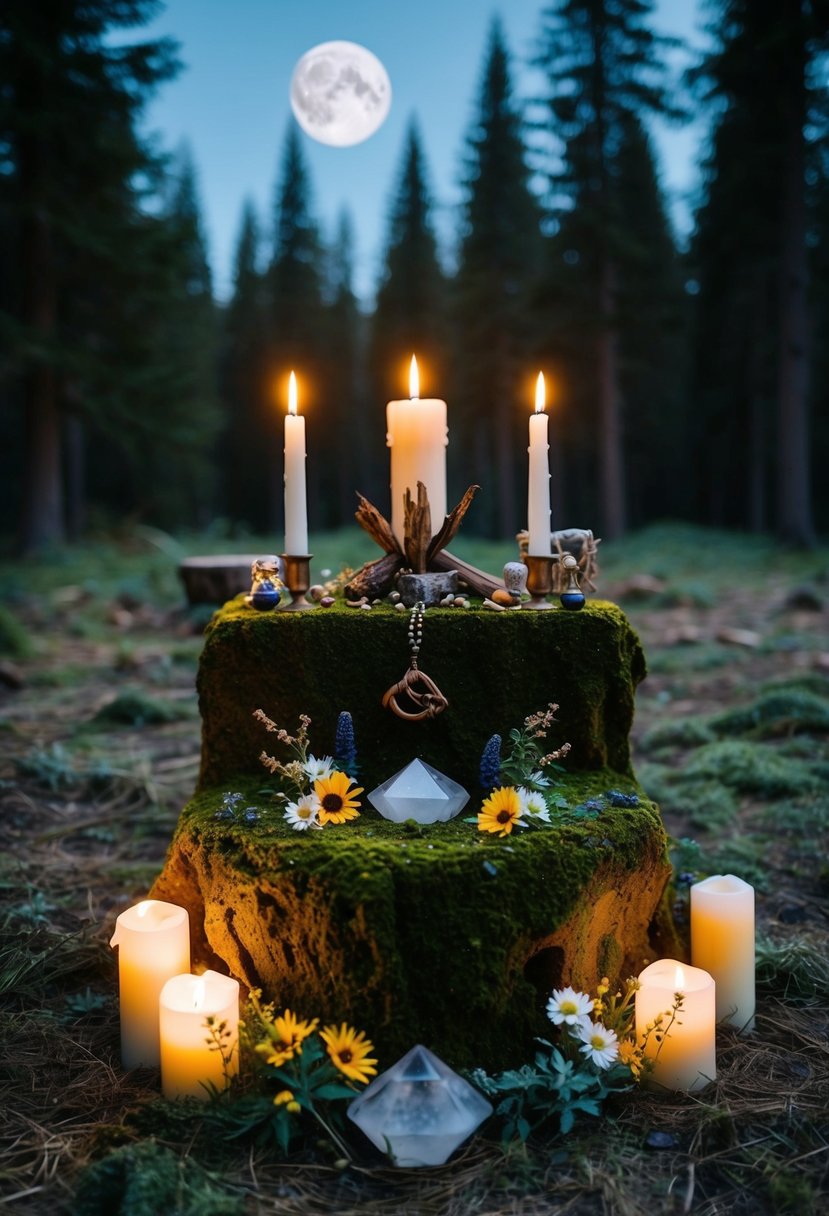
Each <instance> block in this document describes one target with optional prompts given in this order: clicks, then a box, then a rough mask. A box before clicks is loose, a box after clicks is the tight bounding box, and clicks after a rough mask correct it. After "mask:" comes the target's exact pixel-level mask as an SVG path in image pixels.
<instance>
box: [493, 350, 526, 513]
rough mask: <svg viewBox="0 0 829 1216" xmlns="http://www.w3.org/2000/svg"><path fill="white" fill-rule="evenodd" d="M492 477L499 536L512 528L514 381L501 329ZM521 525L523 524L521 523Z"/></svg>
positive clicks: (513, 500) (514, 494)
mask: <svg viewBox="0 0 829 1216" xmlns="http://www.w3.org/2000/svg"><path fill="white" fill-rule="evenodd" d="M493 379H494V385H493V388H494V389H495V418H496V425H495V436H496V440H495V443H496V449H495V478H496V492H497V499H496V501H497V503H498V521H497V524H498V532H497V535H498V536H509V534H510V530H511V529H514V527H515V511H516V477H515V441H514V435H515V405H514V399H513V393H514V391H515V383H514V380H513V378H512V376H511V375H510V358H509V350H508V347H507V342H506V339H505V335H504V332H503V329H502V330H500V331H499V335H498V339H497V342H496V349H495V375H494V378H493ZM522 526H523V525H522Z"/></svg>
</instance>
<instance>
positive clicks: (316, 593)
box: [308, 583, 325, 603]
mask: <svg viewBox="0 0 829 1216" xmlns="http://www.w3.org/2000/svg"><path fill="white" fill-rule="evenodd" d="M308 594H309V595H310V597H311V599H312V600H314V601H316V603H319V601H320V600H321V599H322V597H323V596H324V595H325V588H324V587H323V585H322V583H314V585H313V587H309V588H308Z"/></svg>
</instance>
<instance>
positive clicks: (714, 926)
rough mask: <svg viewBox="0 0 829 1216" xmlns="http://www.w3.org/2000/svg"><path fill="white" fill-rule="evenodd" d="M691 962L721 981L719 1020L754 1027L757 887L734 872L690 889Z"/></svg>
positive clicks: (718, 984)
mask: <svg viewBox="0 0 829 1216" xmlns="http://www.w3.org/2000/svg"><path fill="white" fill-rule="evenodd" d="M691 961H692V963H693V964H694V966H695V967H703V968H704V969H705V970H706V971H710V972H711V974H712V975H713V977H714V979H715V980H716V983H717V1021H718V1022H722V1021H725V1022H728V1023H729V1024H730V1025H731V1026H737V1027H739V1028H740V1029H741V1030H742V1029H744V1030H751V1029H752V1027H753V1026H754V1003H755V995H754V888H753V887H751V886H749V884H748V883H747V882H743V880H742V878H737V877H736V875H734V874H713V875H712V876H711V877H710V878H706V879H705V880H704V881H703V882H698V883H695V884H694V885H693V886H692V887H691Z"/></svg>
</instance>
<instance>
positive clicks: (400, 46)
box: [130, 0, 701, 300]
mask: <svg viewBox="0 0 829 1216" xmlns="http://www.w3.org/2000/svg"><path fill="white" fill-rule="evenodd" d="M542 8H543V3H542V0H508V2H506V3H503V4H502V5H501V7H500V9H499V8H498V7H497V6H494V5H492V4H490V3H489V2H484V0H411V2H409V3H402V2H401V0H393V2H390V0H308V2H303V0H235V2H234V0H169V2H168V3H167V5H166V8H165V11H164V13H163V14H162V16H161V17H159V18H158V20H156V21H155V22H154V23H153V24H152V25H150V26H146V27H144V29H143V30H142V31H137V32H136V33H132V34H130V37H131V38H132V37H136V36H137V37H146V36H158V35H161V34H169V35H171V36H173V37H174V38H176V39H177V40H178V41H179V43H180V44H181V48H180V55H181V58H182V59H183V61H184V63H185V65H186V66H185V69H184V70H183V71H182V73H181V74H180V76H179V77H178V79H177V80H175V81H174V82H172V83H171V84H168V85H166V86H164V87H163V88H162V90H161V91H160V92H159V94H158V96H157V97H156V99H155V100H154V101H153V102H152V103H151V105H150V106H149V108H148V111H147V122H146V129H147V130H148V131H151V132H155V133H157V134H158V136H159V138H160V139H161V142H162V145H163V146H164V147H165V148H167V149H173V148H175V147H176V146H177V145H178V144H179V143H180V141H182V140H186V141H187V142H188V143H189V145H190V149H191V152H192V154H193V157H194V160H195V164H196V169H197V173H198V178H199V187H200V197H201V203H202V208H203V215H204V220H205V227H206V231H207V236H208V240H209V248H210V258H211V264H212V267H213V271H214V279H215V288H216V291H217V294H218V295H219V296H220V298H225V297H226V296H227V295H228V292H229V287H230V272H231V261H232V254H233V249H234V247H235V244H236V238H237V234H238V230H239V221H240V215H241V208H242V203H243V200H244V199H245V198H246V197H250V198H251V199H252V200H253V202H254V204H255V206H256V208H257V211H258V213H259V215H260V218H261V220H262V222H263V225H264V227H265V230H266V232H267V233H268V234H269V233H270V231H271V217H272V205H273V197H274V187H275V182H276V177H277V169H278V164H279V159H280V155H281V149H282V145H283V142H284V138H285V132H286V130H287V127H288V124H289V123H293V122H294V119H293V117H292V114H291V109H290V103H289V98H288V90H289V84H290V79H291V74H292V72H293V68H294V65H295V63H296V61H297V60H298V59H299V57H300V56H301V55H302V54H303V53H304V52H305V51H306V50H308V49H309V48H310V47H312V46H314V45H315V44H317V43H320V42H327V41H329V40H331V39H345V40H348V41H351V42H358V43H362V44H363V45H364V46H366V47H368V48H369V49H370V50H371V51H373V52H374V54H375V55H377V56H378V57H379V58H380V59H381V60H382V61H383V63H384V64H385V65H386V69H387V71H388V73H389V76H390V78H391V85H392V91H393V102H392V110H391V114H390V115H389V118H388V120H387V121H386V123H385V124H384V125H383V126H382V127H381V128H380V130H379V131H378V132H377V133H376V134H375V135H374V136H372V137H371V138H370V139H369V140H367V141H366V142H365V143H363V144H360V145H357V146H355V147H352V148H330V147H326V146H325V145H323V144H320V143H318V142H316V141H315V140H312V139H310V138H309V137H308V136H306V135H305V134H302V145H303V149H304V151H305V153H306V155H307V162H308V165H309V169H310V173H311V179H312V182H313V186H314V207H315V212H316V215H317V216H318V218H319V219H320V220H321V222H322V225H323V231H324V234H325V235H330V234H331V233H332V231H333V228H334V225H335V223H336V219H337V216H338V213H339V212H340V210H341V209H342V207H343V206H345V207H347V208H348V209H349V210H350V212H351V214H352V218H353V220H354V226H355V231H356V238H357V250H356V253H357V258H356V279H357V281H356V287H357V290H358V292H359V294H360V295H361V297H362V298H363V299H364V300H368V299H370V297H371V293H372V290H373V287H374V284H375V282H376V278H377V273H378V270H379V265H380V252H381V248H382V243H383V240H384V237H385V232H386V217H387V213H388V206H389V200H390V198H391V195H392V191H393V187H394V184H395V181H396V178H397V171H398V167H399V164H400V158H401V153H402V147H403V136H404V131H405V127H406V124H407V122H408V120H409V118H410V117H411V116H412V115H415V116H416V118H417V120H418V122H419V124H420V130H421V134H422V137H423V143H424V148H425V152H426V156H427V163H428V168H429V174H430V185H431V189H432V195H433V198H434V200H435V203H436V210H435V221H436V225H437V227H438V231H439V234H440V237H441V241H442V244H443V247H444V250H445V251H448V250H449V249H450V248H451V244H452V238H453V234H454V231H455V225H456V213H455V211H454V204H455V203H456V202H457V200H458V197H459V191H458V179H459V174H460V161H461V154H462V150H463V141H464V136H465V134H466V131H467V128H468V125H469V122H470V119H471V117H472V114H473V112H474V106H475V100H476V96H477V91H478V82H479V78H480V73H481V68H482V61H483V55H484V50H485V47H486V45H487V38H488V30H489V26H490V23H491V20H492V18H493V16H494V15H495V14H496V13H500V16H501V19H502V22H503V25H504V29H505V32H506V37H507V43H508V45H509V48H510V51H511V53H512V57H513V66H514V73H515V76H514V83H515V86H516V93H517V95H518V96H519V97H523V98H531V97H532V96H534V95H537V94H538V92H539V91H540V89H541V87H542V85H543V81H542V79H541V78H540V77H539V75H538V74H537V72H535V71H533V70H532V69H531V68H530V67H529V66H528V64H527V59H528V58H529V56H530V54H531V51H532V42H533V39H534V37H535V36H536V35H537V32H538V28H539V14H540V12H541V10H542ZM697 8H698V5H697V0H660V3H659V5H658V17H657V20H658V27H657V28H659V30H660V31H661V32H665V33H672V34H679V35H682V36H684V37H687V38H690V39H692V40H693V41H694V42H695V43H696V44H697V45H699V43H700V41H701V36H700V34H699V33H698V32H697V26H698V25H699V20H700V18H699V16H698V12H697ZM677 62H678V63H680V64H682V63H684V62H685V59H684V57H682V58H680V59H678V61H677ZM654 133H655V135H656V138H657V146H658V150H659V155H660V161H661V166H662V170H663V180H664V184H665V186H666V188H667V189H668V191H669V195H670V198H671V203H672V214H673V216H674V221H675V224H676V225H677V228H678V230H679V232H680V233H682V232H683V231H684V230H686V229H687V228H688V225H689V219H688V216H689V212H688V194H689V191H690V190H692V189H693V187H694V185H695V181H696V172H695V158H696V155H697V146H698V143H699V138H700V130H699V128H698V127H691V128H689V129H685V130H677V129H676V128H667V127H664V126H658V127H657V128H656V130H655V132H654Z"/></svg>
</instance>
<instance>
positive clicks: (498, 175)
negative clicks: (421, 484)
mask: <svg viewBox="0 0 829 1216" xmlns="http://www.w3.org/2000/svg"><path fill="white" fill-rule="evenodd" d="M522 126H523V124H522V117H521V114H520V112H519V109H518V107H517V105H516V104H515V102H514V100H513V93H512V81H511V71H510V59H509V51H508V49H507V46H506V43H505V40H504V33H503V28H502V26H501V23H500V22H499V21H495V22H493V24H492V27H491V30H490V34H489V41H488V46H487V50H486V56H485V61H484V66H483V72H482V76H481V84H480V89H479V95H478V103H477V111H476V115H475V119H474V121H473V124H472V127H471V129H470V131H469V134H468V136H467V144H466V158H465V172H464V179H463V190H464V199H463V204H462V218H461V235H460V249H459V264H458V271H457V274H456V276H455V283H454V299H455V308H454V311H455V319H456V330H457V348H458V353H459V357H458V365H457V369H456V373H455V376H454V377H453V380H454V387H453V392H452V401H453V417H457V419H458V424H459V425H458V429H459V430H460V432H461V439H462V442H461V443H460V444H455V445H453V449H452V450H453V453H454V452H459V453H460V454H461V455H462V456H465V457H466V465H465V467H464V469H463V472H462V476H461V478H460V484H469V483H471V482H477V481H479V480H480V481H481V482H482V483H483V487H484V493H483V494H481V495H480V497H479V500H478V502H476V505H475V509H474V511H473V514H472V518H471V520H470V522H471V523H474V524H476V525H477V526H478V527H479V528H480V529H481V530H482V531H484V532H486V533H488V534H490V535H504V536H505V535H510V534H514V533H515V532H516V530H517V529H518V528H519V527H524V526H525V525H526V478H527V467H526V449H527V419H528V415H529V411H530V409H531V408H532V400H531V397H530V396H528V394H527V392H526V384H525V383H524V380H525V377H524V375H523V370H524V367H525V365H526V362H527V356H528V350H529V344H530V334H531V325H530V288H531V285H532V284H533V282H534V279H535V275H536V273H537V266H538V259H539V255H540V253H541V233H540V218H541V216H540V209H539V206H538V203H537V202H536V199H535V198H534V196H533V194H532V193H531V191H530V188H529V170H528V168H527V164H526V161H525V148H524V140H523V130H522ZM455 403H457V410H455V408H454V407H455Z"/></svg>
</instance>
